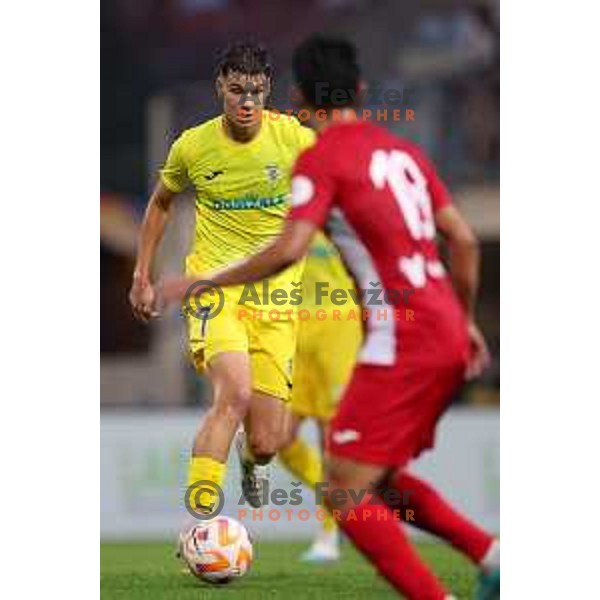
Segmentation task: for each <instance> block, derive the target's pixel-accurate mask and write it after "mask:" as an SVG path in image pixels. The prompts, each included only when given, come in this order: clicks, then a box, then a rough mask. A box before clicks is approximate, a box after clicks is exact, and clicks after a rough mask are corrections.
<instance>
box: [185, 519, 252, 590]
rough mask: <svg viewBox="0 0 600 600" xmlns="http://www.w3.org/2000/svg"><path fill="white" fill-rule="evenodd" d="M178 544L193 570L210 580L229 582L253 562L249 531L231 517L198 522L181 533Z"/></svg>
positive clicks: (244, 571) (204, 579)
mask: <svg viewBox="0 0 600 600" xmlns="http://www.w3.org/2000/svg"><path fill="white" fill-rule="evenodd" d="M179 547H180V554H181V558H182V559H183V560H184V562H185V563H186V564H187V566H188V567H189V569H190V571H191V572H192V573H193V574H194V575H196V577H198V578H200V579H202V580H203V581H208V582H209V583H230V582H231V581H234V580H235V579H239V578H240V577H243V576H244V575H245V574H246V573H247V572H248V569H249V568H250V565H251V564H252V543H251V542H250V538H249V536H248V531H246V528H245V527H244V526H243V525H242V524H241V523H239V522H238V521H236V520H235V519H231V518H230V517H217V518H215V519H212V520H210V521H205V522H199V523H196V524H195V525H194V526H193V527H191V528H190V529H188V530H187V531H185V532H183V533H182V534H181V535H180V538H179Z"/></svg>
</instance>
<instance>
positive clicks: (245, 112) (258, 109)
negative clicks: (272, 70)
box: [217, 71, 269, 128]
mask: <svg viewBox="0 0 600 600" xmlns="http://www.w3.org/2000/svg"><path fill="white" fill-rule="evenodd" d="M217 86H218V87H219V90H220V95H221V97H222V98H223V112H224V113H225V115H226V116H227V119H228V120H229V122H230V123H235V124H236V125H237V126H239V127H244V128H246V127H252V126H254V125H256V123H257V122H258V121H259V120H260V118H261V113H262V109H263V107H264V105H265V101H266V99H267V96H268V95H269V80H268V79H267V77H266V76H265V75H245V74H243V73H236V72H235V71H233V72H231V73H228V74H227V76H226V77H223V76H220V77H219V79H218V81H217Z"/></svg>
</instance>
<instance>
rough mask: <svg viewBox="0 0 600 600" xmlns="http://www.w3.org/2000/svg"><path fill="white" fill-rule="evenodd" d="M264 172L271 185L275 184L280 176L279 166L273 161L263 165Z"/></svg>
mask: <svg viewBox="0 0 600 600" xmlns="http://www.w3.org/2000/svg"><path fill="white" fill-rule="evenodd" d="M265 174H266V176H267V181H268V182H269V183H270V184H271V185H275V184H276V183H277V182H278V181H279V179H280V178H281V171H280V169H279V166H278V165H276V164H275V163H269V164H268V165H267V166H266V167H265Z"/></svg>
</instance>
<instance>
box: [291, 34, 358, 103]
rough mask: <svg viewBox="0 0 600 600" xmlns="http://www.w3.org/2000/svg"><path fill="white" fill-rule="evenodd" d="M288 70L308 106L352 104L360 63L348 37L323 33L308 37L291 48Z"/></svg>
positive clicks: (355, 95)
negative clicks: (291, 57)
mask: <svg viewBox="0 0 600 600" xmlns="http://www.w3.org/2000/svg"><path fill="white" fill-rule="evenodd" d="M292 70H293V72H294V78H295V80H296V83H297V85H298V87H299V88H300V90H301V91H302V93H303V95H304V98H305V99H306V101H307V102H308V103H309V104H310V105H311V106H314V107H316V108H331V107H336V106H337V107H340V108H341V107H343V106H352V105H353V104H355V102H356V98H357V92H358V86H359V82H360V67H359V65H358V62H357V51H356V46H354V44H353V43H352V42H350V41H349V40H346V39H344V38H335V37H326V36H323V35H313V36H311V37H309V38H308V39H307V40H305V41H304V42H302V44H300V45H299V46H298V47H297V48H296V50H295V51H294V57H293V59H292ZM339 90H341V91H342V92H345V93H341V92H340V91H339Z"/></svg>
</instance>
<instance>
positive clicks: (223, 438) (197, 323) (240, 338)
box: [187, 294, 252, 513]
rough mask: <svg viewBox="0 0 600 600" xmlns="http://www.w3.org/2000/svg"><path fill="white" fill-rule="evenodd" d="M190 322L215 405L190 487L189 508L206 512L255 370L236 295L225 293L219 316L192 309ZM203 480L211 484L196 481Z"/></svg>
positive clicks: (194, 456) (193, 350)
mask: <svg viewBox="0 0 600 600" xmlns="http://www.w3.org/2000/svg"><path fill="white" fill-rule="evenodd" d="M187 322H188V334H189V345H190V354H191V355H192V358H193V362H194V366H195V368H196V370H197V372H198V373H205V374H206V375H207V376H208V379H209V380H210V383H211V386H212V403H211V407H210V409H209V410H208V412H207V413H206V414H205V416H204V419H203V421H202V423H201V425H200V428H199V430H198V432H197V434H196V436H195V439H194V444H193V448H192V453H191V457H190V462H189V466H188V488H187V492H188V502H189V508H191V509H193V510H194V511H199V512H204V513H207V512H211V511H210V508H211V506H212V505H213V504H214V501H215V499H216V498H215V490H214V486H219V487H221V488H222V484H223V480H224V477H225V465H226V462H227V456H228V453H229V448H230V446H231V441H232V439H233V436H234V435H235V432H236V430H237V428H238V427H239V425H240V423H242V421H243V419H244V417H245V415H246V413H247V411H248V406H249V403H250V398H251V390H252V371H251V364H250V358H249V354H248V337H247V332H246V328H245V327H244V325H243V323H241V322H240V320H239V319H238V318H237V314H236V302H235V296H233V297H232V298H230V297H229V295H228V294H226V295H225V302H224V305H223V307H222V310H221V311H220V312H218V313H217V314H215V315H212V316H210V315H209V313H208V312H202V313H201V314H199V315H197V314H191V313H188V318H187ZM199 481H205V482H209V483H208V484H206V485H203V486H200V485H195V484H196V482H199ZM211 486H212V487H213V489H211Z"/></svg>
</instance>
